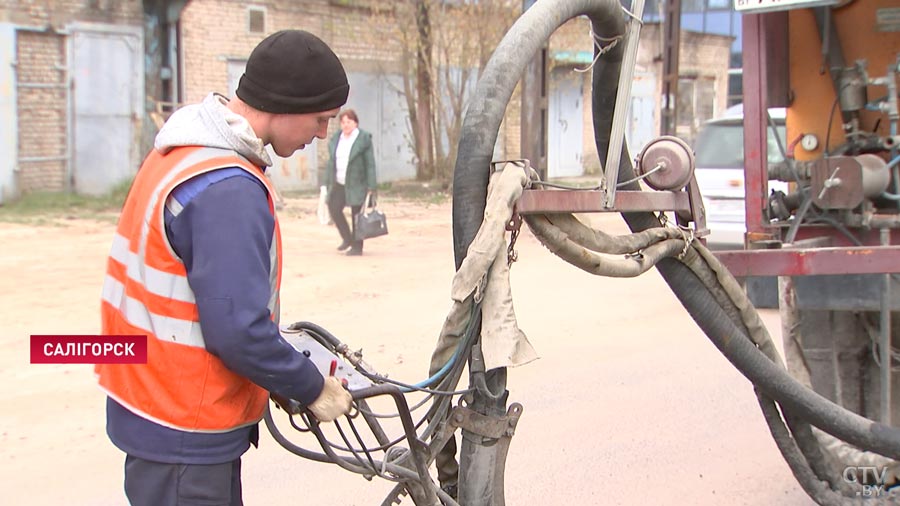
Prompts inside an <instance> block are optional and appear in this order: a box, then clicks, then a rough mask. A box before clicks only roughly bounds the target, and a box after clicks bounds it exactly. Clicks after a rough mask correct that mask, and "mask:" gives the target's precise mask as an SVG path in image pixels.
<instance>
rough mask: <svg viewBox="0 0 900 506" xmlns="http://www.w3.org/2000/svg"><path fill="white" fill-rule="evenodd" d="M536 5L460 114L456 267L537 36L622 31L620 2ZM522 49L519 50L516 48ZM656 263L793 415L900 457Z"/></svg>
mask: <svg viewBox="0 0 900 506" xmlns="http://www.w3.org/2000/svg"><path fill="white" fill-rule="evenodd" d="M539 6H543V7H546V9H545V10H544V11H542V17H538V16H531V17H529V18H527V19H526V17H527V15H528V14H529V13H531V10H530V11H529V12H527V13H526V15H524V16H523V17H522V18H521V19H520V21H521V23H520V22H517V23H516V25H515V26H514V27H513V30H510V33H509V34H508V35H507V37H506V38H504V42H506V41H507V40H511V41H512V42H511V43H510V44H509V45H507V46H503V43H501V46H498V49H497V51H496V52H495V54H494V57H492V59H491V61H490V62H489V64H488V66H487V67H486V68H485V72H484V77H483V79H482V81H480V82H479V86H478V88H477V89H476V93H475V96H474V97H473V100H472V105H471V106H470V108H469V112H468V114H467V115H466V120H465V122H464V126H463V133H462V137H461V141H460V148H459V154H458V159H457V163H456V168H455V172H454V179H453V181H454V184H453V204H454V205H453V239H454V257H455V260H456V265H457V267H459V265H460V264H461V262H462V259H463V258H464V257H465V252H466V249H467V247H468V245H469V243H471V241H472V238H473V237H474V235H475V233H476V231H477V229H478V225H479V224H480V222H481V219H482V217H483V215H484V206H485V197H486V194H487V182H488V178H489V163H490V159H491V155H492V152H493V146H494V143H495V142H496V138H497V132H498V131H499V126H500V121H501V120H502V118H503V114H504V112H505V108H506V104H507V102H508V101H509V98H510V96H511V94H512V89H513V88H514V86H515V84H516V82H517V81H518V78H519V76H520V75H521V73H522V70H523V69H524V64H525V62H526V61H527V59H530V57H531V55H533V54H534V52H535V51H536V49H537V47H538V46H539V44H541V43H543V41H544V40H546V39H547V38H548V37H549V34H550V33H551V32H552V30H553V29H555V28H556V27H557V26H559V24H561V23H560V17H566V16H568V15H569V14H570V13H571V12H572V10H570V9H572V8H574V11H575V12H577V13H579V14H580V13H600V14H601V15H590V14H589V16H590V17H591V21H592V24H593V29H594V33H597V34H601V35H610V34H619V33H622V27H623V23H622V19H621V16H617V15H609V14H610V13H613V12H616V9H617V8H618V2H601V1H596V2H588V1H569V2H566V1H562V0H560V1H557V2H551V1H547V2H540V3H537V4H535V6H534V7H539ZM534 7H533V8H532V9H534ZM602 14H606V16H605V17H604V16H603V15H602ZM568 17H571V16H568ZM568 17H566V18H565V19H568ZM508 46H514V47H512V48H510V47H508ZM501 48H502V49H503V51H501ZM522 52H524V57H523V56H521V54H520V53H522ZM621 61H622V50H621V47H617V48H614V49H613V50H611V51H609V52H608V53H606V54H605V55H603V56H602V57H601V58H600V59H599V60H598V61H597V63H596V64H595V66H594V72H593V100H592V113H593V119H594V132H595V142H596V144H597V149H598V155H599V158H600V159H601V160H602V159H605V158H606V151H607V146H608V145H609V141H610V132H611V123H612V115H611V114H610V111H612V110H613V109H614V105H615V99H616V89H617V81H616V78H617V76H618V74H619V70H620V68H619V67H620V65H621ZM633 177H634V170H633V167H631V164H630V162H629V157H628V154H627V148H626V146H625V145H623V148H622V156H621V157H620V166H619V178H618V179H619V180H622V181H626V180H629V179H631V178H633ZM625 189H639V186H638V185H637V183H632V184H631V185H628V186H626V187H625ZM622 214H623V218H624V219H625V221H626V223H627V224H628V226H629V227H630V228H631V229H632V230H633V231H636V232H640V231H644V230H647V229H651V228H655V227H659V226H660V225H661V224H660V222H659V220H658V219H657V217H656V216H655V215H653V214H652V213H646V212H634V213H622ZM657 268H658V269H659V271H660V273H661V274H662V276H663V278H664V279H665V280H666V282H667V284H669V286H670V288H671V289H672V290H673V292H674V293H675V294H676V296H677V297H678V298H679V300H680V301H681V302H682V304H683V305H684V306H685V308H686V309H687V310H688V312H689V313H690V314H691V316H692V318H694V320H695V321H696V322H697V323H698V325H699V326H700V327H701V329H703V330H704V332H706V333H707V335H708V336H709V337H710V339H712V340H713V342H714V344H716V346H717V347H719V349H720V350H721V351H722V353H723V354H725V355H726V358H728V359H729V360H730V361H731V362H732V363H733V364H735V366H736V367H738V369H739V370H740V371H741V372H742V373H743V374H744V375H745V376H747V377H748V378H750V379H751V381H754V382H759V385H760V388H761V389H762V390H763V391H765V392H766V393H767V394H769V395H771V396H772V397H773V398H774V399H776V400H777V402H779V403H781V404H782V405H784V406H785V407H786V408H787V409H788V410H790V411H791V412H793V413H796V416H799V417H801V418H804V419H808V420H810V421H811V422H812V423H813V424H815V425H816V426H818V427H821V428H823V429H825V430H826V431H828V432H832V433H834V434H835V435H839V436H840V437H842V438H843V439H845V440H847V441H848V442H851V443H853V444H856V445H857V446H861V447H863V448H865V449H869V450H871V451H874V452H877V453H884V454H886V455H889V456H892V457H894V458H897V457H900V431H898V430H897V429H895V428H893V427H888V426H885V425H882V424H878V423H875V422H872V421H871V420H867V419H865V418H862V417H860V416H858V415H856V414H854V413H851V412H849V411H847V410H844V409H843V408H840V407H838V406H836V405H834V404H833V403H830V402H829V401H827V400H826V399H824V398H822V397H821V396H819V395H817V394H815V393H814V392H811V391H809V390H808V389H805V387H803V386H802V385H800V384H799V383H798V382H797V381H796V380H794V379H793V378H792V377H790V375H788V374H787V373H786V372H785V371H784V370H783V369H779V368H778V366H776V365H775V364H774V363H772V362H771V361H770V360H769V359H768V358H766V357H765V356H764V355H763V354H762V353H761V352H760V350H759V349H758V348H756V347H755V346H754V345H753V344H752V343H751V341H750V338H749V336H748V334H747V332H746V329H745V328H743V325H742V323H741V322H740V321H738V322H735V321H734V320H733V319H732V318H733V317H729V316H728V313H726V312H725V311H724V310H723V309H722V307H721V306H719V304H718V303H717V302H716V300H715V299H714V298H713V297H712V296H711V295H710V292H709V291H708V290H707V288H706V287H704V286H703V284H702V283H700V282H699V280H698V278H697V277H696V276H695V275H694V274H693V273H692V272H691V271H690V270H689V269H688V268H687V267H686V266H685V265H684V264H682V263H680V262H678V261H676V260H673V259H663V260H661V261H660V262H659V263H658V264H657ZM785 418H789V415H788V413H785ZM804 454H805V456H806V457H807V458H808V459H809V458H813V459H814V456H811V455H810V454H809V453H808V452H804ZM786 457H787V455H786ZM798 479H801V480H808V479H810V477H809V476H808V475H807V476H798ZM807 485H808V486H810V487H811V488H815V484H810V483H806V484H805V487H804V488H805V489H807V490H809V489H808V488H807ZM811 495H812V494H811Z"/></svg>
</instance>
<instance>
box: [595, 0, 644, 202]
mask: <svg viewBox="0 0 900 506" xmlns="http://www.w3.org/2000/svg"><path fill="white" fill-rule="evenodd" d="M632 8H633V10H634V12H632V14H633V15H634V16H635V17H634V18H632V19H631V20H630V22H629V23H628V27H627V28H626V36H625V38H626V44H625V59H624V60H623V62H622V71H621V72H620V73H619V86H618V90H617V91H616V105H615V108H614V109H613V124H612V132H611V133H610V138H609V151H608V152H607V153H606V164H605V165H604V166H603V173H604V175H605V177H606V199H605V202H604V206H605V207H608V208H609V207H613V206H615V204H616V184H617V183H618V181H619V156H621V153H622V144H624V141H625V119H626V118H625V115H626V113H627V112H628V104H629V103H630V98H631V81H632V77H633V76H634V63H635V60H637V48H638V42H640V39H641V25H642V24H643V23H642V21H641V18H642V15H643V13H644V0H634V5H633V6H632Z"/></svg>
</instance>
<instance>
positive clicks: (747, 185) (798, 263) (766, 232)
mask: <svg viewBox="0 0 900 506" xmlns="http://www.w3.org/2000/svg"><path fill="white" fill-rule="evenodd" d="M779 16H780V17H779ZM742 22H743V61H744V73H743V79H744V190H745V196H746V200H745V203H746V211H747V213H746V223H747V239H746V242H747V243H748V244H747V245H748V247H749V248H750V249H748V250H742V251H720V252H716V253H715V255H716V257H718V258H719V260H721V261H722V263H723V264H725V266H726V267H727V268H728V269H729V270H730V271H731V272H732V274H734V275H735V276H779V275H785V276H802V275H818V274H877V273H885V272H900V247H896V246H881V245H880V240H879V235H878V231H877V230H860V229H856V230H854V232H853V233H854V235H855V236H856V238H857V239H858V240H859V241H860V242H862V243H863V244H865V245H866V246H861V247H860V246H857V245H853V244H852V243H851V242H850V241H849V240H848V239H847V238H846V237H845V236H844V235H843V234H841V232H840V231H838V230H837V229H835V228H834V227H827V226H808V225H803V226H801V227H800V229H799V230H798V233H797V237H796V239H795V242H796V243H798V244H800V243H807V244H809V243H810V242H814V243H817V244H816V245H814V246H811V247H804V248H789V249H754V248H755V247H756V246H757V244H754V243H757V242H758V241H762V242H763V243H765V241H766V240H769V239H776V240H777V239H779V238H780V237H779V236H780V233H779V230H778V229H776V228H773V226H772V225H770V224H768V223H767V222H766V220H765V216H764V213H763V210H764V209H765V207H766V205H767V202H766V200H767V192H768V183H767V182H768V164H767V160H768V153H767V146H768V142H767V139H766V129H767V128H768V125H767V116H766V111H767V109H768V106H769V101H768V91H767V79H775V80H778V79H782V78H785V76H770V75H768V70H769V69H771V68H772V67H773V66H772V65H770V64H769V63H771V62H769V61H768V59H769V58H770V57H771V58H777V57H776V56H775V50H776V49H777V48H774V47H772V46H773V45H775V44H781V45H782V46H783V44H784V40H783V38H779V37H774V36H772V34H773V33H776V32H778V31H779V30H780V29H783V28H784V27H783V24H784V23H785V22H786V19H785V14H784V13H780V14H779V13H768V14H744V15H743V16H742ZM782 50H783V49H782ZM781 58H784V56H781ZM896 238H897V234H891V241H890V243H891V244H896V243H897V240H896ZM776 242H777V241H776ZM822 245H826V247H821V246H822Z"/></svg>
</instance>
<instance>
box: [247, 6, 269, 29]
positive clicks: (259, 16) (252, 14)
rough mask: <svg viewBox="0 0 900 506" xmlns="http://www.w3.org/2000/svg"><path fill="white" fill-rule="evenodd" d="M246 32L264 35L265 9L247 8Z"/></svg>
mask: <svg viewBox="0 0 900 506" xmlns="http://www.w3.org/2000/svg"><path fill="white" fill-rule="evenodd" d="M247 31H248V32H249V33H266V8H265V7H247Z"/></svg>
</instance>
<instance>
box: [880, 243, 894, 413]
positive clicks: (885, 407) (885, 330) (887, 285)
mask: <svg viewBox="0 0 900 506" xmlns="http://www.w3.org/2000/svg"><path fill="white" fill-rule="evenodd" d="M890 244H891V230H890V229H888V228H882V229H881V245H882V246H889V245H890ZM881 279H882V284H883V289H882V292H881V333H880V336H879V340H878V346H879V351H880V352H881V353H880V354H879V355H880V358H881V423H883V424H885V425H890V424H891V362H892V360H891V273H889V272H886V273H884V274H882V276H881Z"/></svg>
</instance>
